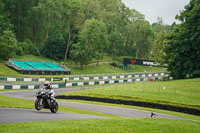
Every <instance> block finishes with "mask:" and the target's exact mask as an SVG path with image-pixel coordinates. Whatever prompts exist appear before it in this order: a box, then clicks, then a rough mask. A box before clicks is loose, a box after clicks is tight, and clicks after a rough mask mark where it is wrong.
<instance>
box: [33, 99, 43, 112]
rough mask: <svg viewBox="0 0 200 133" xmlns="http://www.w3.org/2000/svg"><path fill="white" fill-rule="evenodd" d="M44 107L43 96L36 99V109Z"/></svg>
mask: <svg viewBox="0 0 200 133" xmlns="http://www.w3.org/2000/svg"><path fill="white" fill-rule="evenodd" d="M42 107H43V99H42V98H41V99H38V98H37V99H36V100H35V109H36V110H41V109H42Z"/></svg>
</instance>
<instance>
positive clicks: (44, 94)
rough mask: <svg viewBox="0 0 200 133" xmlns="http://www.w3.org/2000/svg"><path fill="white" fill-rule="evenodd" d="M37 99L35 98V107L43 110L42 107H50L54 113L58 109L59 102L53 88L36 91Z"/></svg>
mask: <svg viewBox="0 0 200 133" xmlns="http://www.w3.org/2000/svg"><path fill="white" fill-rule="evenodd" d="M36 97H37V99H36V100H35V109H36V110H41V109H42V108H45V109H50V110H51V112H52V113H56V112H57V111H58V103H57V102H56V99H55V92H54V91H53V90H46V89H44V88H41V89H40V90H39V91H38V92H37V93H36Z"/></svg>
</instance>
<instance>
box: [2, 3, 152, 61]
mask: <svg viewBox="0 0 200 133" xmlns="http://www.w3.org/2000/svg"><path fill="white" fill-rule="evenodd" d="M0 12H1V16H0V25H1V29H0V34H1V38H0V39H1V40H0V47H2V48H1V50H2V51H4V53H5V55H7V56H4V55H3V54H2V55H1V58H6V59H8V58H10V57H12V56H13V55H14V54H19V55H23V54H27V53H28V54H35V55H39V54H42V55H44V56H47V57H50V58H53V59H55V60H61V59H65V61H66V60H67V59H68V58H71V59H73V60H75V61H77V62H80V63H81V64H82V65H83V64H86V63H87V62H88V61H89V60H90V59H92V58H96V59H97V60H100V59H102V57H103V54H105V53H108V54H110V55H112V56H113V57H114V56H116V55H124V56H125V55H128V56H133V57H136V58H149V53H150V51H151V49H152V45H153V39H154V32H153V29H152V27H151V25H150V24H149V22H147V21H145V19H144V15H142V14H141V13H139V12H138V11H136V10H134V9H132V10H131V9H129V8H128V7H126V6H125V5H124V4H123V3H122V1H121V0H93V1H91V0H17V1H16V0H0ZM6 37H7V38H6ZM5 40H10V42H6V41H5ZM11 47H12V48H11ZM4 49H5V50H4ZM6 49H7V50H8V51H7V52H6ZM1 53H2V52H1ZM8 55H9V56H8ZM83 55H84V56H83ZM86 57H87V59H86Z"/></svg>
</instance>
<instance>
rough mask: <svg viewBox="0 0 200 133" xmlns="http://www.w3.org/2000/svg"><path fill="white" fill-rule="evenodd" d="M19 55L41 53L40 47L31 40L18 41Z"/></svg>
mask: <svg viewBox="0 0 200 133" xmlns="http://www.w3.org/2000/svg"><path fill="white" fill-rule="evenodd" d="M16 54H17V55H25V54H32V55H36V56H38V55H40V51H39V49H38V48H37V47H36V46H35V45H34V44H33V43H32V42H31V41H30V40H25V41H24V42H18V43H17V52H16Z"/></svg>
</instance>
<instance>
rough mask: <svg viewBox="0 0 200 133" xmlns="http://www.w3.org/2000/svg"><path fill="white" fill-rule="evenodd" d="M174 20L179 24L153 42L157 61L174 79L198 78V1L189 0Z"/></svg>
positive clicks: (199, 68)
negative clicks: (165, 65)
mask: <svg viewBox="0 0 200 133" xmlns="http://www.w3.org/2000/svg"><path fill="white" fill-rule="evenodd" d="M176 19H178V20H179V21H180V22H181V23H180V24H175V23H174V24H173V25H172V30H171V31H170V32H167V33H166V32H162V34H158V38H157V39H156V40H155V45H154V46H155V47H156V48H157V49H156V50H157V54H156V56H157V60H158V61H160V62H163V63H166V64H168V70H169V71H170V73H171V76H173V77H174V78H176V79H182V78H191V77H200V0H190V3H189V4H188V5H186V6H185V9H184V10H183V11H181V12H180V14H179V15H177V16H176ZM156 50H155V51H156Z"/></svg>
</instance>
